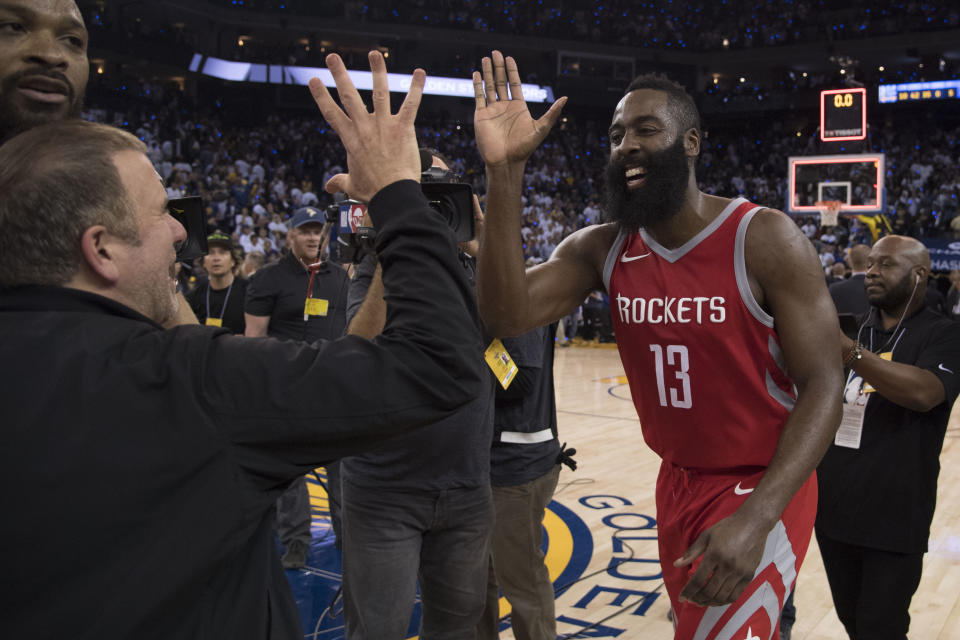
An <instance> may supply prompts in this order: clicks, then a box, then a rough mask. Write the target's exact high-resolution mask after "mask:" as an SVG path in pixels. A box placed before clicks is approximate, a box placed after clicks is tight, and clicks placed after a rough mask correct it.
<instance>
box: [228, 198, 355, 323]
mask: <svg viewBox="0 0 960 640" xmlns="http://www.w3.org/2000/svg"><path fill="white" fill-rule="evenodd" d="M323 225H324V214H323V211H321V210H320V209H317V208H315V207H303V208H302V209H298V210H297V211H296V212H295V213H294V214H293V219H292V220H291V222H290V231H288V232H287V240H288V243H289V245H290V253H288V254H287V255H285V256H284V257H283V258H281V259H280V260H279V261H278V262H275V263H273V264H271V265H267V266H266V267H263V268H262V269H260V270H258V271H257V272H256V273H255V274H254V275H253V277H251V278H250V287H249V289H248V290H247V301H246V305H245V310H246V325H247V328H246V331H245V332H244V335H246V336H247V337H259V336H267V335H269V336H271V337H273V338H281V339H286V340H304V341H306V342H314V341H315V340H320V339H328V340H329V339H333V338H338V337H340V336H341V335H343V332H344V330H345V329H346V315H345V313H346V308H347V288H348V286H349V284H350V279H349V278H348V277H347V272H346V271H345V270H344V269H343V268H342V267H340V266H339V265H336V264H333V263H331V262H329V261H328V262H323V263H322V264H320V265H319V266H316V267H314V270H315V272H316V273H315V275H314V274H312V273H311V271H310V265H312V264H315V263H316V262H317V253H318V251H319V250H320V244H321V240H322V237H323ZM312 275H313V277H312V278H311V276H312ZM308 286H309V287H310V291H309V292H308V291H307V287H308Z"/></svg>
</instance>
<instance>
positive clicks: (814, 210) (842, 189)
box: [786, 153, 885, 214]
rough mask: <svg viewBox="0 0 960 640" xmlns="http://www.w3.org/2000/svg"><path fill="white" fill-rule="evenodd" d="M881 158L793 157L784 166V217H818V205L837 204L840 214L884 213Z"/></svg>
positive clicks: (857, 155) (869, 155) (866, 155)
mask: <svg viewBox="0 0 960 640" xmlns="http://www.w3.org/2000/svg"><path fill="white" fill-rule="evenodd" d="M884 175H885V174H884V156H883V154H882V153H852V154H846V155H830V156H794V157H791V158H789V159H788V162H787V188H788V192H787V207H786V209H787V213H792V214H819V213H820V207H818V206H817V203H818V202H823V201H826V200H837V201H839V202H840V203H841V206H840V213H841V214H857V213H879V212H881V211H883V199H884V180H883V179H884Z"/></svg>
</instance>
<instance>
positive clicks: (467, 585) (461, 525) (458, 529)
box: [340, 151, 493, 640]
mask: <svg viewBox="0 0 960 640" xmlns="http://www.w3.org/2000/svg"><path fill="white" fill-rule="evenodd" d="M421 153H422V151H421ZM425 159H426V162H423V163H422V164H421V166H423V165H424V164H426V165H427V166H426V167H423V168H424V169H426V171H427V174H428V175H429V173H430V172H431V171H432V172H433V173H436V170H435V169H434V170H431V169H429V167H430V163H431V160H432V166H433V167H434V168H437V167H439V168H440V169H442V170H443V171H444V172H449V170H448V163H446V162H445V161H444V160H443V159H442V158H440V157H439V156H437V155H435V154H434V155H433V156H432V157H431V155H429V154H426V155H425ZM348 193H350V192H349V191H348ZM351 195H353V194H351ZM473 203H474V207H475V209H477V210H478V209H479V204H477V203H476V201H475V200H474V201H473ZM471 213H472V214H473V215H476V216H478V215H479V214H478V213H476V211H474V212H470V211H469V208H468V210H467V212H466V217H467V220H468V221H469V216H470V215H471ZM460 217H461V218H463V217H464V216H462V215H461V216H460ZM437 223H438V224H443V223H442V222H441V221H440V220H439V219H438V221H437ZM376 233H377V235H378V238H379V233H380V229H379V228H377V229H376ZM460 263H461V266H462V268H463V273H464V274H465V275H466V276H468V277H470V278H471V279H472V277H473V272H474V269H473V266H474V259H473V258H472V257H471V256H469V255H467V254H466V253H464V252H462V251H461V252H460ZM387 293H388V294H389V292H387ZM388 305H389V306H390V308H391V313H392V312H393V309H394V308H395V307H394V305H396V300H395V299H394V298H393V297H391V296H389V295H384V293H383V291H382V285H381V278H380V269H379V268H378V267H376V260H375V259H374V258H373V257H372V256H367V257H366V258H364V260H363V261H362V262H361V263H360V265H359V266H358V269H357V275H356V276H355V278H354V280H353V282H352V283H351V285H350V303H349V308H348V312H347V316H348V318H350V330H351V331H352V332H358V333H359V334H360V335H364V336H366V337H373V336H375V335H376V334H377V333H379V332H380V330H381V328H382V327H383V326H384V322H385V320H386V318H387V306H388ZM468 357H470V358H472V359H473V360H474V361H475V362H482V361H483V350H482V348H479V346H478V348H476V349H475V350H474V351H473V352H472V353H471V354H470V355H469V356H468ZM492 433H493V394H492V387H491V385H490V384H489V376H488V383H487V384H486V385H484V388H483V391H482V392H481V393H480V395H479V396H478V397H477V398H476V399H475V400H474V401H473V402H471V403H469V404H467V405H465V406H463V407H461V408H460V409H458V410H457V411H456V412H455V413H452V414H451V415H449V416H447V417H445V418H443V419H442V420H438V421H437V422H436V423H435V424H433V425H431V426H430V427H428V428H426V429H421V430H420V431H419V432H417V433H410V434H407V435H404V436H401V437H399V438H396V439H394V440H392V441H391V442H390V443H389V444H387V445H385V446H383V447H380V448H378V449H375V450H373V451H370V452H368V453H364V454H361V455H355V456H350V457H348V458H344V459H343V460H341V463H340V470H341V486H342V525H341V526H342V528H343V593H344V618H345V623H346V638H348V639H350V640H353V639H359V638H385V639H386V638H404V637H406V631H407V628H408V626H409V624H410V614H411V612H412V610H413V604H414V598H415V596H416V586H417V578H418V574H419V578H420V597H421V601H422V607H423V615H422V619H421V634H420V637H421V638H424V639H425V640H426V639H433V638H440V637H443V638H470V637H473V636H474V632H475V627H476V624H477V622H478V620H479V618H480V616H481V614H482V613H483V608H484V598H485V591H486V583H487V571H488V553H489V551H488V550H489V540H490V530H491V525H492V519H493V514H492V507H491V502H490V441H491V438H492Z"/></svg>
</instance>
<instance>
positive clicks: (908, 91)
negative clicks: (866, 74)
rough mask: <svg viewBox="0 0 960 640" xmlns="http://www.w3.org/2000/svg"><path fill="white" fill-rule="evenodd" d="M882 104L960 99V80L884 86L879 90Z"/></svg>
mask: <svg viewBox="0 0 960 640" xmlns="http://www.w3.org/2000/svg"><path fill="white" fill-rule="evenodd" d="M878 93H879V96H878V98H879V100H880V103H881V104H883V103H890V102H916V101H923V100H950V99H956V98H960V80H936V81H933V82H904V83H901V84H882V85H880V87H879V90H878Z"/></svg>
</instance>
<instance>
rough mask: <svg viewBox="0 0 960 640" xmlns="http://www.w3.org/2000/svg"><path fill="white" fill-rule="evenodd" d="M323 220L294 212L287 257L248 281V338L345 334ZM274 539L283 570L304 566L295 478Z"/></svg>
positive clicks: (306, 535) (299, 483) (303, 489)
mask: <svg viewBox="0 0 960 640" xmlns="http://www.w3.org/2000/svg"><path fill="white" fill-rule="evenodd" d="M323 237H324V214H323V212H322V211H321V210H320V209H317V208H315V207H303V208H301V209H298V210H297V211H296V212H295V213H294V214H293V218H292V219H291V221H290V230H289V231H287V241H288V244H289V245H290V252H289V253H288V254H286V255H285V256H284V257H283V258H281V259H280V260H279V261H278V262H275V263H273V264H269V265H267V266H265V267H264V268H262V269H260V270H258V271H257V272H256V273H255V274H254V275H253V277H252V278H250V287H249V289H248V291H247V301H246V314H245V318H246V327H247V328H246V331H245V335H246V336H248V337H258V336H266V335H269V336H270V337H272V338H280V339H283V340H305V341H307V342H313V341H314V340H321V339H324V340H334V339H336V338H339V337H340V336H342V335H343V333H344V331H345V329H346V324H347V321H346V308H347V286H348V284H349V282H350V280H349V278H348V277H347V272H346V271H344V269H343V268H342V267H341V266H340V265H337V264H334V263H332V262H330V261H329V260H327V261H322V262H321V263H319V264H317V265H315V266H313V267H312V268H311V266H310V265H313V264H314V263H315V262H316V261H317V258H318V254H321V245H322V244H323ZM277 534H278V536H279V537H280V542H281V543H282V544H283V546H284V549H285V550H286V551H285V553H284V554H283V567H284V568H285V569H299V568H301V567H303V566H304V565H305V564H306V562H307V550H308V549H309V547H310V494H309V492H308V491H307V481H306V479H305V478H304V477H302V476H301V477H300V478H297V479H296V480H295V481H294V482H293V483H292V484H291V485H290V488H289V489H287V491H285V492H284V493H283V495H282V496H281V497H280V499H279V500H278V501H277Z"/></svg>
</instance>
